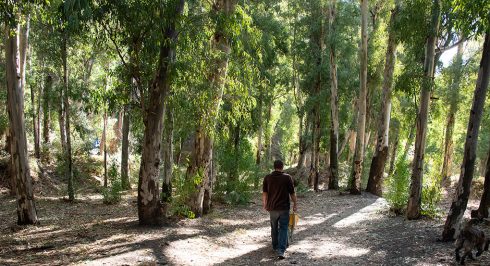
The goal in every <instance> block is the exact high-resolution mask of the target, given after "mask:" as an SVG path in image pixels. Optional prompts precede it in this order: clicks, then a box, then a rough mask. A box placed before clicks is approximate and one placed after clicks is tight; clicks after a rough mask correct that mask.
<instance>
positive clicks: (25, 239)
mask: <svg viewBox="0 0 490 266" xmlns="http://www.w3.org/2000/svg"><path fill="white" fill-rule="evenodd" d="M256 202H257V203H258V202H259V198H258V197H257V199H256ZM37 207H38V210H39V216H40V217H41V225H39V226H36V227H27V228H23V227H17V226H14V224H15V217H16V216H15V208H14V201H13V199H12V198H10V197H8V196H7V195H5V194H1V195H0V226H1V227H0V233H1V236H0V265H34V264H36V265H38V264H45V265H66V264H73V265H103V264H105V265H165V264H168V265H211V264H218V265H258V264H263V265H270V264H277V265H289V264H298V265H453V245H452V243H440V242H437V241H436V239H437V238H438V237H439V235H440V232H441V226H442V223H443V221H437V220H436V221H431V220H421V221H405V220H404V219H403V218H401V217H390V216H389V214H388V212H387V205H386V203H385V201H384V200H383V199H380V198H377V197H374V196H371V195H369V194H363V195H362V196H339V195H338V192H331V191H325V192H322V193H318V194H315V193H308V194H307V195H306V197H304V198H300V200H299V213H300V215H301V221H300V225H299V227H298V229H297V231H296V232H295V234H294V241H293V243H292V245H291V247H290V248H289V249H288V253H287V258H286V259H285V260H282V261H277V260H275V257H274V253H273V252H272V251H271V248H270V242H269V230H270V229H269V224H268V215H267V213H265V212H263V211H262V210H261V207H260V204H252V205H251V206H249V207H242V208H239V207H237V208H230V207H224V206H219V207H217V208H215V210H214V212H213V213H212V214H211V215H209V216H206V217H205V218H202V219H196V220H183V221H180V222H178V223H177V224H175V225H173V226H171V227H160V228H140V227H138V226H137V213H136V204H135V202H134V195H130V196H127V197H125V199H124V201H123V202H122V203H121V204H119V205H116V206H106V205H103V204H102V200H101V199H100V197H97V196H90V197H89V196H87V197H84V198H82V199H81V200H80V201H79V202H78V203H75V204H70V203H66V202H63V201H61V200H59V199H58V198H49V197H43V198H40V199H38V203H37ZM469 265H490V256H489V253H484V255H483V256H482V257H480V258H479V259H478V260H477V261H476V262H475V263H472V264H469Z"/></svg>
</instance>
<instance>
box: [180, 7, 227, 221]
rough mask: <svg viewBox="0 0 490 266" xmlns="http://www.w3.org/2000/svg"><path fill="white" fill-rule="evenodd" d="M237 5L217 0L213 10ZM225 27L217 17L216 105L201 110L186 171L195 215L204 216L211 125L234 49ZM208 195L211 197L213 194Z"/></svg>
mask: <svg viewBox="0 0 490 266" xmlns="http://www.w3.org/2000/svg"><path fill="white" fill-rule="evenodd" d="M235 5H236V2H235V0H218V1H215V2H214V4H213V7H212V8H213V10H212V12H215V13H216V14H218V15H222V16H226V17H229V16H231V15H232V13H233V12H234V10H235ZM224 27H225V25H224V24H223V21H222V20H221V21H218V23H217V24H216V29H215V32H214V34H213V38H212V40H211V42H212V43H211V47H212V49H213V50H215V51H216V52H218V53H219V54H221V56H220V57H219V58H216V59H215V60H214V62H213V66H212V67H211V69H210V72H209V73H208V81H209V84H210V86H211V91H212V93H213V105H212V109H211V110H206V112H208V114H206V115H204V114H202V115H201V117H200V118H199V119H200V121H199V125H198V127H197V130H196V133H195V139H194V150H193V152H192V159H191V163H190V164H189V167H188V168H187V174H186V176H187V178H188V179H191V180H193V181H194V184H195V191H194V193H193V194H192V195H191V196H190V198H189V205H190V207H191V210H192V212H193V213H194V214H195V215H196V217H201V216H202V215H203V214H204V208H203V203H204V195H205V190H206V187H208V186H209V182H210V176H209V169H210V161H211V157H212V149H213V139H212V136H211V134H210V133H209V132H208V131H209V128H214V126H215V123H216V121H215V120H216V117H217V116H218V113H219V108H220V106H221V99H222V97H223V89H224V84H225V78H226V75H227V70H228V57H229V55H230V53H231V43H230V41H229V39H228V38H227V36H226V33H225V32H224ZM203 111H204V110H203ZM208 191H210V190H208ZM208 197H209V198H211V195H208ZM209 200H210V199H209Z"/></svg>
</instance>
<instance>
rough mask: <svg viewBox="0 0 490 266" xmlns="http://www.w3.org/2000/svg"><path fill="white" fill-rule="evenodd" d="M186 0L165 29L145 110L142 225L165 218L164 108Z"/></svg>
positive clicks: (140, 192)
mask: <svg viewBox="0 0 490 266" xmlns="http://www.w3.org/2000/svg"><path fill="white" fill-rule="evenodd" d="M184 3H185V1H184V0H179V1H178V2H177V3H176V6H175V13H174V15H175V17H173V19H172V20H171V21H170V22H169V23H168V26H167V28H166V29H165V31H164V36H165V39H166V40H165V41H162V42H161V43H160V52H159V60H158V66H157V70H156V76H155V79H154V82H153V84H152V85H151V88H150V89H149V93H148V97H149V98H148V105H147V106H146V108H145V109H144V112H145V113H144V124H145V130H144V138H143V151H142V154H141V166H140V172H139V178H138V218H139V224H140V225H156V224H160V223H161V222H162V221H163V219H164V217H163V215H162V214H163V213H162V208H161V204H160V195H159V192H160V186H159V185H158V178H159V176H160V173H159V171H160V163H161V161H160V148H161V147H160V145H161V140H162V131H163V110H164V102H165V98H166V95H167V93H168V91H169V88H170V78H169V71H170V68H171V61H172V59H173V58H174V53H175V50H174V48H173V46H172V44H174V43H175V42H176V41H177V36H178V34H177V31H176V26H177V24H178V20H179V16H180V15H182V13H183V9H184Z"/></svg>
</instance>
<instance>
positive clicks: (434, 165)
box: [421, 154, 443, 217]
mask: <svg viewBox="0 0 490 266" xmlns="http://www.w3.org/2000/svg"><path fill="white" fill-rule="evenodd" d="M433 158H434V159H433V160H428V161H429V162H428V168H429V171H428V174H427V175H426V178H424V186H423V189H422V206H421V209H422V210H421V213H422V215H425V216H428V217H437V216H438V215H439V214H440V213H441V210H440V209H439V207H438V205H439V202H440V201H441V200H442V188H441V178H442V176H441V166H442V159H443V158H442V156H440V155H439V154H434V156H433Z"/></svg>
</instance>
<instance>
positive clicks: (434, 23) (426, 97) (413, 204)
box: [407, 0, 441, 219]
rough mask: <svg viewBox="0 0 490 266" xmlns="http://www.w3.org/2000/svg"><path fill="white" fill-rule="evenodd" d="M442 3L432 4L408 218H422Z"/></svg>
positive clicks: (436, 0) (437, 1)
mask: <svg viewBox="0 0 490 266" xmlns="http://www.w3.org/2000/svg"><path fill="white" fill-rule="evenodd" d="M440 13H441V3H440V1H439V0H434V1H433V3H432V14H431V23H430V26H429V33H428V36H427V44H426V49H425V52H426V54H425V63H424V78H425V80H424V81H423V83H422V84H423V85H422V89H421V92H420V107H419V112H418V115H417V133H416V137H415V154H414V162H413V169H412V179H411V180H412V182H411V184H410V197H409V199H408V204H407V218H408V219H417V218H419V217H420V208H421V199H422V178H423V172H424V153H425V142H426V136H427V120H428V116H429V102H430V93H431V91H432V88H433V86H434V81H433V78H434V63H435V62H434V60H435V48H436V42H437V36H438V32H439V24H440Z"/></svg>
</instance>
